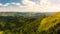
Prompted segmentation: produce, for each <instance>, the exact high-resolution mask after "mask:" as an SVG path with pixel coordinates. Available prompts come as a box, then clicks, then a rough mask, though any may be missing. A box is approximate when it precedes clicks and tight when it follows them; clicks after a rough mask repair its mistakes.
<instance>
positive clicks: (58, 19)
mask: <svg viewBox="0 0 60 34" xmlns="http://www.w3.org/2000/svg"><path fill="white" fill-rule="evenodd" d="M38 31H39V32H40V33H41V32H42V33H41V34H60V33H59V32H60V12H58V13H56V14H53V15H50V16H48V17H46V18H44V19H43V20H42V21H41V23H40V25H39V27H38Z"/></svg>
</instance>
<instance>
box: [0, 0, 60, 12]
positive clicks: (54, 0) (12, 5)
mask: <svg viewBox="0 0 60 34" xmlns="http://www.w3.org/2000/svg"><path fill="white" fill-rule="evenodd" d="M2 11H3V12H6V11H8V12H9V11H10V12H57V11H60V0H0V12H2Z"/></svg>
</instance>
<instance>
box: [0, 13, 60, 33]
mask: <svg viewBox="0 0 60 34" xmlns="http://www.w3.org/2000/svg"><path fill="white" fill-rule="evenodd" d="M59 32H60V13H59V12H58V13H55V14H54V13H33V12H1V13H0V34H59Z"/></svg>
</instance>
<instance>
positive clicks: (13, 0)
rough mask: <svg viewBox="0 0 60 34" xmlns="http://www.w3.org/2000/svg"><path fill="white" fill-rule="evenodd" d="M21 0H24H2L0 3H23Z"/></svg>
mask: <svg viewBox="0 0 60 34" xmlns="http://www.w3.org/2000/svg"><path fill="white" fill-rule="evenodd" d="M21 1H22V0H0V3H3V4H5V3H11V2H19V3H21Z"/></svg>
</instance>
